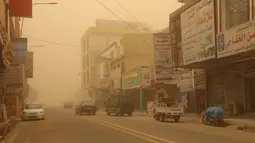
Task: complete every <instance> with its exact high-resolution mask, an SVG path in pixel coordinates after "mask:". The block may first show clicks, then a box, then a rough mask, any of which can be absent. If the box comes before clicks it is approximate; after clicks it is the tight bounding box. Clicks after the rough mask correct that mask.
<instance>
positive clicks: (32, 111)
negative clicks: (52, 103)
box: [21, 104, 45, 120]
mask: <svg viewBox="0 0 255 143" xmlns="http://www.w3.org/2000/svg"><path fill="white" fill-rule="evenodd" d="M44 109H45V108H44V107H43V105H42V104H26V105H25V107H24V108H22V109H21V110H22V114H21V119H22V120H33V119H40V120H44V119H45V117H44Z"/></svg>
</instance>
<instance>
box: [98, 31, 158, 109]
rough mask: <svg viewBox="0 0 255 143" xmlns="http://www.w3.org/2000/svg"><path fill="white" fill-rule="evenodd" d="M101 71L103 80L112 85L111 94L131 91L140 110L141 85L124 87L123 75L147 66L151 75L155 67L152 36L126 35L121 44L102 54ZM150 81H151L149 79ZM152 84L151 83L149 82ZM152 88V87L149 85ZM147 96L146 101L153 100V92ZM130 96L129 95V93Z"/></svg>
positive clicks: (113, 44) (113, 45) (109, 48)
mask: <svg viewBox="0 0 255 143" xmlns="http://www.w3.org/2000/svg"><path fill="white" fill-rule="evenodd" d="M100 57H101V59H102V60H101V61H100V67H101V68H100V71H101V75H103V76H100V77H102V78H101V80H104V81H107V82H108V83H110V89H111V92H115V91H116V90H124V92H126V91H128V90H129V91H130V92H129V93H131V92H132V93H133V94H132V96H131V98H132V100H133V101H134V103H135V107H136V109H139V108H140V100H139V97H140V96H139V90H140V86H141V83H140V82H139V83H137V85H135V86H132V85H131V86H132V87H125V85H123V78H125V77H123V75H124V76H129V75H128V74H132V73H133V71H136V70H138V69H140V68H141V66H146V67H148V68H149V73H150V74H151V73H152V72H151V67H152V66H153V65H154V52H153V42H152V34H126V35H125V36H124V37H123V38H122V39H121V40H120V44H119V45H118V44H117V43H115V42H114V43H112V44H111V46H109V47H108V48H107V49H105V50H104V51H103V52H102V53H101V54H100ZM149 80H150V79H149ZM149 82H150V81H149ZM149 86H150V85H149ZM144 92H145V94H146V96H145V97H144V101H148V100H151V99H150V97H152V96H150V95H151V94H150V93H152V92H148V91H147V90H145V91H144ZM127 94H128V93H127Z"/></svg>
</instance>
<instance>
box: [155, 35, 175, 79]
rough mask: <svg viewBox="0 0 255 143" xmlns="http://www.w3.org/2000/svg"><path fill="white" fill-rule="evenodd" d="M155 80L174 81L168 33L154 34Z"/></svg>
mask: <svg viewBox="0 0 255 143" xmlns="http://www.w3.org/2000/svg"><path fill="white" fill-rule="evenodd" d="M154 57H155V58H154V59H155V80H156V81H168V80H171V79H172V69H171V67H172V57H171V47H170V40H169V34H168V33H156V34H154Z"/></svg>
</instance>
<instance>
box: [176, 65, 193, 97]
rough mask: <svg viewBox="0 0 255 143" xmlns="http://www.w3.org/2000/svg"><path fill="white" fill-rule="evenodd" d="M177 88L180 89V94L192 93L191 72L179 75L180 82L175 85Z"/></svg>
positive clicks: (186, 71)
mask: <svg viewBox="0 0 255 143" xmlns="http://www.w3.org/2000/svg"><path fill="white" fill-rule="evenodd" d="M177 86H178V87H179V88H180V90H181V92H190V91H194V88H193V86H192V71H191V70H185V71H182V72H181V73H180V81H179V83H178V84H177Z"/></svg>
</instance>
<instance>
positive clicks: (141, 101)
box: [140, 88, 144, 112]
mask: <svg viewBox="0 0 255 143" xmlns="http://www.w3.org/2000/svg"><path fill="white" fill-rule="evenodd" d="M143 109H144V108H143V88H140V111H141V112H143Z"/></svg>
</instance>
